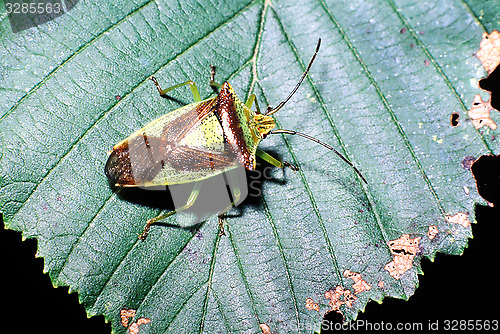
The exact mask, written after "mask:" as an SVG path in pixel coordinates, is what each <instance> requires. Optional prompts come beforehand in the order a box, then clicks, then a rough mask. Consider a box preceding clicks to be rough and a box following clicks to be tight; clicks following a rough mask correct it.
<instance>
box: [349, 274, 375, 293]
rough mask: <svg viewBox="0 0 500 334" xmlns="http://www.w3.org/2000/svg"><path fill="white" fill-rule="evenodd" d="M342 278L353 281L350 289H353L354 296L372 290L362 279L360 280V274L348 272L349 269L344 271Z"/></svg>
mask: <svg viewBox="0 0 500 334" xmlns="http://www.w3.org/2000/svg"><path fill="white" fill-rule="evenodd" d="M344 277H347V278H350V279H352V280H353V281H354V283H353V285H352V288H353V289H354V294H355V295H357V294H358V293H361V292H363V291H368V290H370V289H371V288H372V287H371V286H370V285H369V284H368V283H366V281H365V280H364V279H362V278H361V274H359V273H355V272H353V271H350V270H349V269H346V270H344Z"/></svg>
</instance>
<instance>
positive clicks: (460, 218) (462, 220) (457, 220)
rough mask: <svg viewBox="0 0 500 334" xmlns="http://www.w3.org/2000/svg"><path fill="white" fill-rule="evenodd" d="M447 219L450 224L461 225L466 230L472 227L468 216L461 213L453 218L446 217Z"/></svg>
mask: <svg viewBox="0 0 500 334" xmlns="http://www.w3.org/2000/svg"><path fill="white" fill-rule="evenodd" d="M445 219H446V221H447V222H448V223H451V224H459V225H462V226H463V227H465V228H467V227H469V226H470V221H469V220H468V219H467V214H466V213H463V212H459V213H457V214H454V215H453V216H450V215H447V216H445Z"/></svg>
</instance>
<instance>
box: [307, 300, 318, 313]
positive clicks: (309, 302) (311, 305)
mask: <svg viewBox="0 0 500 334" xmlns="http://www.w3.org/2000/svg"><path fill="white" fill-rule="evenodd" d="M306 309H308V310H312V311H317V312H319V305H318V304H316V303H315V302H314V300H313V299H312V298H306Z"/></svg>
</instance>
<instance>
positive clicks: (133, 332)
mask: <svg viewBox="0 0 500 334" xmlns="http://www.w3.org/2000/svg"><path fill="white" fill-rule="evenodd" d="M150 322H151V319H148V318H139V319H137V322H134V323H132V324H131V325H130V327H129V328H128V332H129V334H138V333H139V326H140V325H144V324H149V323H150Z"/></svg>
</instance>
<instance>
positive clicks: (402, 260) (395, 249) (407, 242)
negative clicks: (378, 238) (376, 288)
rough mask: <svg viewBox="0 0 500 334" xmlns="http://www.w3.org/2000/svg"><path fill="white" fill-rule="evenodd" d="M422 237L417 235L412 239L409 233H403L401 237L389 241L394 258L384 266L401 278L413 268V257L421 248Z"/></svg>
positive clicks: (390, 273) (390, 272)
mask: <svg viewBox="0 0 500 334" xmlns="http://www.w3.org/2000/svg"><path fill="white" fill-rule="evenodd" d="M421 238H422V237H415V238H413V239H412V238H410V235H409V234H403V235H402V236H401V237H400V238H398V239H395V240H391V241H389V242H388V243H387V244H388V245H389V249H390V250H391V253H392V255H393V260H392V261H391V262H389V263H387V264H386V265H385V267H384V269H385V270H387V271H388V272H389V275H391V276H392V277H394V278H395V279H400V278H401V275H403V274H404V273H405V272H407V271H408V270H410V269H411V267H412V265H413V258H414V257H415V255H417V253H418V250H419V243H420V239H421Z"/></svg>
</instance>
